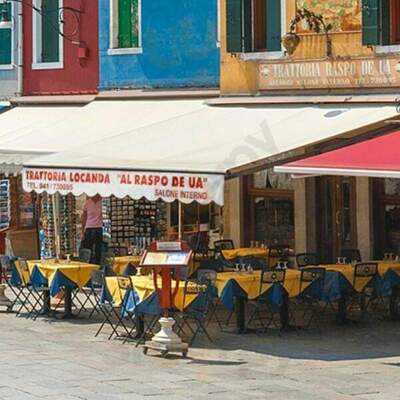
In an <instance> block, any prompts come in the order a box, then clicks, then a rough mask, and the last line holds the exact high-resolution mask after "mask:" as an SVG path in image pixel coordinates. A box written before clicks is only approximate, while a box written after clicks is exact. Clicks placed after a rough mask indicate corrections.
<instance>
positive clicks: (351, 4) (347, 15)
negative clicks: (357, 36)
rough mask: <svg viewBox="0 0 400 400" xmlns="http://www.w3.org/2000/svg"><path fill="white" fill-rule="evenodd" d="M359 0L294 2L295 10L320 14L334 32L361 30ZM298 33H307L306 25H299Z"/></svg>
mask: <svg viewBox="0 0 400 400" xmlns="http://www.w3.org/2000/svg"><path fill="white" fill-rule="evenodd" d="M360 3H361V0H325V1H319V0H296V5H297V8H303V7H305V8H307V9H308V10H310V11H314V12H315V13H316V14H321V15H323V16H324V19H325V21H326V22H327V23H331V24H332V25H333V31H334V32H350V31H359V30H361V4H360ZM297 31H298V32H299V33H308V27H307V24H306V23H299V24H298V27H297Z"/></svg>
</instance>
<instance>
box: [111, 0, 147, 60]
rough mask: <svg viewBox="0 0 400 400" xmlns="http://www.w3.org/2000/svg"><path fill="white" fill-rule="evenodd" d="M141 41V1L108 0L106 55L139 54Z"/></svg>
mask: <svg viewBox="0 0 400 400" xmlns="http://www.w3.org/2000/svg"><path fill="white" fill-rule="evenodd" d="M141 41H142V40H141V0H110V49H109V51H108V53H109V54H110V55H113V54H116V55H118V54H135V53H141V47H142V43H141Z"/></svg>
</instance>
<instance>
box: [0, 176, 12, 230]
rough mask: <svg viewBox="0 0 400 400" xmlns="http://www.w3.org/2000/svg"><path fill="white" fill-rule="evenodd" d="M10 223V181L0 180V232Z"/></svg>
mask: <svg viewBox="0 0 400 400" xmlns="http://www.w3.org/2000/svg"><path fill="white" fill-rule="evenodd" d="M10 221H11V207H10V181H9V180H8V179H2V180H0V230H3V229H7V228H9V226H10Z"/></svg>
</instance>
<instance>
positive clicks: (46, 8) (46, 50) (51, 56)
mask: <svg viewBox="0 0 400 400" xmlns="http://www.w3.org/2000/svg"><path fill="white" fill-rule="evenodd" d="M42 12H43V16H42V62H57V61H60V42H59V34H58V32H57V29H58V26H59V10H58V0H42Z"/></svg>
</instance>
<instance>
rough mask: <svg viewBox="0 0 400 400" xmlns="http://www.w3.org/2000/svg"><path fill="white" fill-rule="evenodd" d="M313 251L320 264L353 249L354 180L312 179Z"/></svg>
mask: <svg viewBox="0 0 400 400" xmlns="http://www.w3.org/2000/svg"><path fill="white" fill-rule="evenodd" d="M316 189H317V191H316V193H317V199H316V200H317V202H316V205H317V215H316V218H317V249H318V254H319V255H320V257H321V261H322V262H324V263H334V262H336V261H337V257H340V254H341V251H342V250H343V249H350V248H356V247H357V228H356V188H355V178H352V177H339V176H324V177H319V178H317V179H316Z"/></svg>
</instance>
